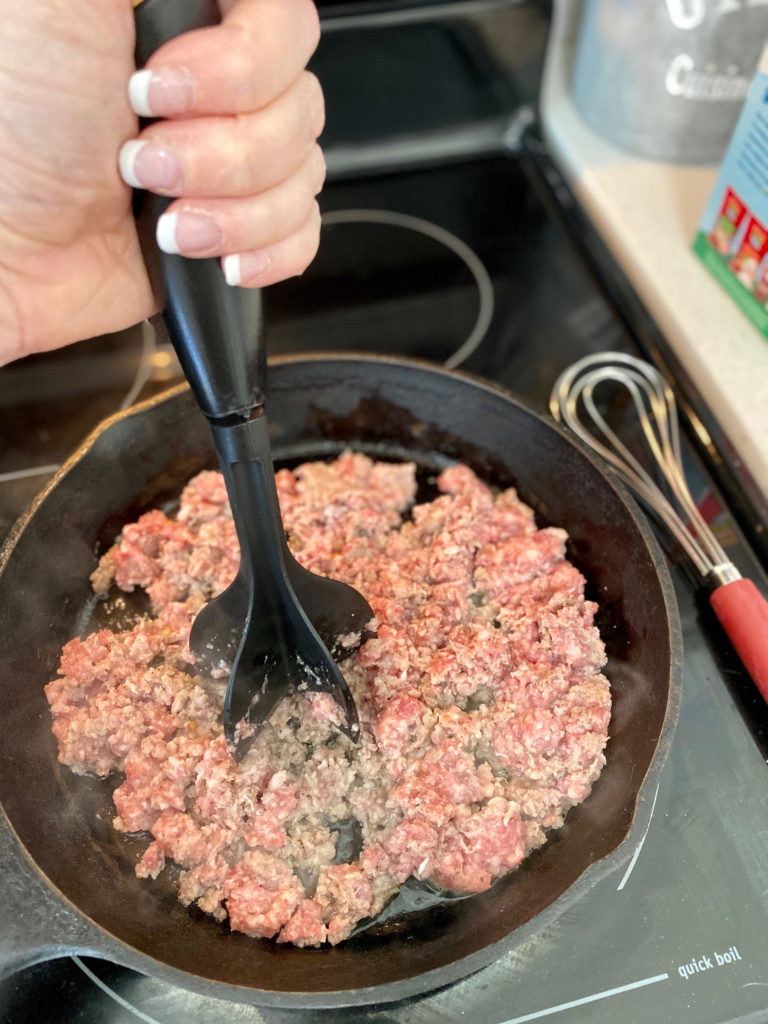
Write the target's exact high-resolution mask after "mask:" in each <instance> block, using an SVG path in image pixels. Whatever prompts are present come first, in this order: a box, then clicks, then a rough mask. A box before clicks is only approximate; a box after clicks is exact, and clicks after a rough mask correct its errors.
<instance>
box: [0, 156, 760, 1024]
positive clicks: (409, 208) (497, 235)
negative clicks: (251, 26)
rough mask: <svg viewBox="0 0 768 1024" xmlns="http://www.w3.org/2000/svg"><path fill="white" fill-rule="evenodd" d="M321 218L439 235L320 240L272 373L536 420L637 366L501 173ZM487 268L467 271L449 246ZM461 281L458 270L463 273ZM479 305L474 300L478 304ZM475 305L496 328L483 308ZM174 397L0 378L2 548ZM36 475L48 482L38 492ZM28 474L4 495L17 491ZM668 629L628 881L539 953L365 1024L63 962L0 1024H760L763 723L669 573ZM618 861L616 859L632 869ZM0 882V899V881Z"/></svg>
mask: <svg viewBox="0 0 768 1024" xmlns="http://www.w3.org/2000/svg"><path fill="white" fill-rule="evenodd" d="M323 204H324V209H325V211H326V213H332V212H337V213H338V211H342V210H370V209H372V208H374V209H377V210H385V211H395V212H396V213H398V214H401V215H406V217H407V218H419V219H420V221H426V222H428V224H431V225H437V226H438V228H439V229H441V230H439V231H437V232H434V231H433V232H431V233H430V232H429V231H428V233H427V234H426V235H425V234H424V233H423V232H420V231H419V230H416V228H417V227H418V225H417V224H416V223H415V222H413V221H410V220H409V221H408V223H407V224H406V225H405V226H403V223H402V218H400V221H401V223H399V224H397V225H392V224H380V223H371V222H370V219H366V218H365V217H361V216H360V215H357V216H356V217H355V223H348V222H346V220H345V219H344V217H341V218H339V217H338V216H337V217H336V218H335V220H334V218H333V217H331V218H330V220H329V222H328V223H327V226H326V228H325V229H324V233H323V244H322V247H321V252H320V255H319V258H318V260H317V261H316V263H315V264H314V265H313V266H312V268H311V269H310V270H309V271H308V272H307V274H306V275H305V276H304V277H303V278H302V279H301V280H300V281H295V282H288V283H286V284H284V285H281V286H277V287H275V288H274V289H270V291H269V292H268V294H267V296H266V305H267V309H266V314H267V321H268V324H269V346H270V351H271V352H272V353H273V354H279V353H283V352H295V351H302V350H309V349H315V350H317V349H327V348H334V349H363V350H372V351H386V352H398V353H409V354H414V355H418V356H421V357H423V358H428V359H433V360H435V361H438V362H443V361H446V360H451V358H452V357H454V358H455V354H456V353H457V352H460V351H462V347H463V346H464V345H465V342H466V339H467V337H468V336H471V335H472V332H473V329H474V328H475V326H476V324H477V322H478V320H479V319H480V318H481V316H483V317H485V318H486V319H488V318H490V325H489V327H488V329H487V330H486V331H484V333H483V336H482V338H481V339H479V341H478V345H477V347H476V349H475V350H474V351H473V352H472V353H470V354H469V355H468V358H467V359H466V360H465V361H463V362H462V368H465V369H468V370H470V371H472V372H474V373H477V374H480V375H483V376H486V377H488V378H490V379H493V380H496V381H498V382H500V383H501V384H503V385H505V386H507V387H508V388H510V389H511V390H513V391H515V392H517V393H519V394H521V395H523V396H525V397H526V398H527V399H528V400H529V401H530V402H531V403H532V404H534V405H535V406H537V407H539V408H540V409H542V410H544V409H545V408H546V403H547V398H548V395H549V390H550V387H551V385H552V383H553V381H554V380H555V378H556V377H557V375H558V373H559V372H560V370H561V369H563V368H564V367H565V366H566V365H567V364H569V363H570V362H572V361H573V360H575V359H577V358H579V357H580V356H582V355H585V354H587V353H589V352H593V351H599V350H605V349H614V350H615V349H620V350H624V351H635V350H636V349H635V345H634V342H633V339H632V338H631V337H630V336H629V334H628V333H627V332H626V330H625V329H624V328H623V327H622V326H620V320H619V318H617V316H616V315H615V314H614V311H613V310H612V309H611V307H610V306H609V305H608V303H607V301H606V300H605V298H604V297H603V294H602V292H601V290H600V288H599V287H598V285H597V284H596V283H595V282H594V280H593V279H592V278H591V276H590V274H589V273H588V272H587V270H586V269H585V267H584V265H583V263H582V262H581V260H580V258H579V255H578V252H577V250H576V248H574V246H573V245H572V244H571V241H570V240H569V239H568V238H567V237H566V236H565V235H564V234H563V232H562V229H561V228H560V227H558V226H557V225H556V224H555V223H554V222H553V221H552V220H551V219H550V218H549V217H548V216H547V214H546V212H545V210H544V208H543V206H542V205H541V203H540V201H539V199H538V198H537V195H536V193H535V192H534V190H532V189H531V187H530V185H529V183H528V181H527V179H526V175H525V173H524V171H523V169H522V168H521V165H520V163H519V162H518V161H517V160H516V159H515V158H514V157H512V156H510V157H507V158H502V157H499V158H493V159H486V160H482V161H474V162H464V163H459V164H456V165H454V166H443V167H441V168H437V169H431V170H423V171H418V172H410V173H399V174H392V175H389V176H387V177H385V178H381V179H370V180H362V181H356V182H354V183H337V184H335V185H332V186H330V187H329V188H328V189H327V190H326V193H325V194H324V197H323ZM444 231H447V232H450V233H451V236H452V237H455V238H458V239H459V240H460V242H461V243H463V244H464V245H465V246H469V247H470V249H471V250H472V252H473V253H474V254H475V256H476V258H477V259H478V260H479V262H480V264H481V265H482V266H481V268H480V269H478V267H477V266H475V265H474V264H472V261H471V259H470V261H469V262H470V265H469V266H468V264H467V258H466V252H464V250H463V248H462V246H461V245H459V246H458V250H459V251H458V253H457V247H456V246H455V245H454V246H452V245H451V244H450V243H448V242H446V239H445V236H444V235H443V233H442V232H444ZM473 267H474V269H473ZM486 279H487V280H489V281H490V282H491V286H492V294H491V296H490V298H489V296H488V294H486V293H485V292H484V291H483V288H484V287H485V286H484V285H483V284H482V283H479V282H483V281H485V282H486V284H487V280H486ZM489 303H490V304H491V307H492V308H490V307H489ZM176 379H178V368H177V366H176V364H175V360H174V357H173V356H172V353H171V352H170V350H169V349H168V347H167V345H164V344H163V343H162V341H161V340H158V339H155V338H153V337H152V336H151V334H150V333H149V332H147V331H146V330H145V331H142V330H141V329H137V330H135V331H132V332H127V333H126V334H125V335H122V336H120V337H117V338H110V339H103V340H100V341H98V342H95V343H88V344H83V345H78V346H74V347H73V348H71V349H69V350H66V351H64V352H60V353H57V354H55V355H51V356H45V357H38V358H35V359H30V360H27V361H26V362H24V363H22V364H18V365H17V366H12V367H8V368H6V369H5V370H3V371H2V372H1V373H0V425H2V429H3V436H4V437H5V438H6V445H5V446H4V451H3V454H2V464H0V471H2V473H3V475H2V476H0V514H1V515H2V528H3V532H5V531H6V530H7V528H8V526H9V525H10V522H11V521H12V519H13V517H14V516H15V515H16V514H17V513H18V512H19V511H20V510H21V508H22V507H23V506H24V504H25V503H26V502H27V501H28V500H29V499H30V498H31V497H32V496H33V494H34V493H36V491H37V490H39V488H40V486H41V485H42V484H43V483H44V482H45V481H46V479H47V478H48V476H50V473H51V471H52V469H51V467H53V466H55V465H56V464H58V463H59V462H60V461H61V460H62V459H63V458H64V457H65V456H66V455H67V453H68V452H69V451H71V450H72V448H73V447H74V446H75V445H76V444H77V443H78V441H79V440H80V439H81V438H82V436H83V435H84V434H85V433H86V432H87V431H88V430H89V429H91V427H92V426H94V425H95V423H96V422H98V420H99V419H101V418H102V417H103V416H104V415H106V414H108V413H110V412H112V411H115V410H116V409H117V408H118V407H119V406H120V405H121V404H122V405H124V404H126V403H127V402H130V401H133V400H134V399H135V398H137V397H144V396H147V395H149V394H151V393H154V392H156V391H157V390H159V389H162V388H164V387H166V386H167V385H168V383H170V382H173V381H174V380H176ZM688 459H689V468H690V472H691V476H692V489H693V490H694V493H695V494H696V496H697V498H698V499H699V500H700V502H701V504H702V506H703V507H706V509H707V515H708V517H709V518H710V519H712V520H713V522H714V524H715V527H716V529H717V531H718V534H719V537H720V540H721V542H722V543H723V544H724V546H725V547H726V548H727V550H728V552H729V554H730V555H731V556H732V557H733V559H734V561H736V562H737V564H739V566H740V567H741V568H742V570H743V571H745V572H746V573H748V574H749V575H752V576H753V578H755V579H756V580H757V581H758V583H759V584H761V585H763V586H764V585H765V578H764V576H762V574H761V568H760V566H759V564H758V562H757V560H756V559H755V557H754V556H753V555H752V554H751V552H750V550H749V549H748V548H747V546H746V545H745V544H744V543H743V542H742V541H741V539H740V537H739V534H738V531H737V529H736V528H735V527H734V525H733V522H732V521H731V519H730V517H729V515H728V513H727V511H726V510H724V509H723V507H722V505H721V503H720V502H719V499H718V497H717V495H716V494H714V493H713V491H712V489H711V487H710V486H709V483H708V480H707V477H706V475H705V473H704V471H703V470H702V469H701V467H700V466H699V465H698V463H697V462H696V459H695V458H694V457H693V456H692V455H691V454H690V453H689V455H688ZM39 470H42V471H41V472H39ZM19 474H22V475H19ZM673 575H674V578H675V583H676V588H677V592H678V597H679V601H680V610H681V616H682V622H683V630H684V644H685V668H684V681H683V694H682V706H681V710H680V717H679V724H678V727H677V731H676V733H675V735H674V738H673V741H672V744H671V748H670V752H669V758H668V761H667V763H666V766H665V768H664V771H663V772H662V774H661V779H660V783H659V786H658V790H657V791H656V792H651V793H649V794H648V796H647V799H648V800H650V801H652V803H653V813H652V814H651V817H650V824H649V825H648V827H647V830H646V831H645V833H644V834H639V835H638V834H633V836H632V839H631V849H630V850H628V856H627V860H626V862H625V863H623V864H622V865H621V866H620V867H618V868H617V869H616V870H615V871H614V872H613V873H612V874H610V875H608V876H606V877H605V878H603V879H602V880H601V881H600V882H599V883H598V884H597V885H596V886H595V887H594V888H593V889H592V890H591V891H590V892H589V893H588V894H587V895H586V896H585V897H584V898H583V899H581V900H580V901H579V902H578V903H577V904H576V905H575V906H573V907H571V908H570V909H569V910H568V911H566V912H565V913H564V914H563V915H562V916H561V917H560V918H559V919H558V920H557V921H556V922H555V923H554V924H552V925H551V926H549V927H548V928H547V929H546V931H544V932H542V933H539V934H538V935H536V936H535V938H533V939H532V940H530V941H528V942H527V943H526V944H525V945H524V946H522V947H519V948H518V949H516V950H514V951H512V952H511V953H508V954H507V955H505V956H504V957H503V958H502V959H501V960H499V961H497V962H496V963H495V964H493V965H492V966H490V967H488V968H486V969H485V970H483V971H481V972H479V973H478V974H476V975H474V976H472V977H470V978H468V979H466V980H464V981H462V982H459V983H457V984H454V985H452V986H449V987H448V988H446V989H443V990H441V991H439V992H437V993H434V994H432V995H428V996H426V997H423V998H413V999H409V1000H407V1001H404V1002H403V1003H399V1004H393V1005H389V1006H384V1007H381V1008H370V1009H364V1008H352V1009H349V1010H335V1011H318V1010H313V1011H288V1010H276V1009H255V1008H252V1007H246V1006H240V1005H236V1004H230V1003H223V1002H221V1001H219V1000H215V999H209V998H204V997H201V996H197V995H192V994H190V993H187V992H184V991H181V990H179V989H174V988H171V987H169V986H167V985H165V984H163V983H160V982H157V981H155V980H153V979H151V978H145V977H143V976H140V975H137V974H135V973H134V972H131V971H128V970H125V969H123V968H121V967H119V966H116V965H113V964H109V963H104V962H101V961H97V960H93V959H85V960H77V959H73V958H69V957H65V958H63V959H61V960H58V961H52V962H49V963H47V964H43V965H38V966H37V967H34V968H31V969H29V970H26V971H24V972H21V973H20V974H18V975H16V976H14V977H12V978H10V979H9V980H7V981H6V982H5V983H3V984H2V985H1V986H0V1019H1V1020H3V1021H8V1022H17V1021H26V1020H33V1019H34V1020H40V1021H43V1022H45V1024H65V1022H66V1024H71V1022H82V1024H85V1022H88V1024H90V1022H93V1021H99V1022H100V1024H134V1022H135V1021H136V1020H143V1021H145V1022H150V1024H151V1022H157V1024H176V1022H179V1021H184V1022H185V1024H203V1022H205V1024H214V1022H223V1021H226V1022H235V1021H249V1022H254V1024H256V1022H265V1024H284V1022H285V1024H305V1022H309V1021H312V1022H315V1021H327V1022H328V1024H334V1022H339V1024H340V1022H345V1024H346V1022H350V1024H351V1022H353V1021H354V1022H358V1021H371V1022H377V1024H395V1022H408V1024H438V1022H446V1024H447V1022H451V1024H453V1022H456V1021H460V1020H471V1021H473V1022H477V1024H502V1022H504V1024H522V1022H524V1021H535V1020H548V1019H552V1020H553V1021H558V1022H559V1021H563V1022H568V1024H572V1022H574V1024H575V1022H587V1021H588V1022H595V1024H600V1022H614V1021H617V1020H621V1021H627V1022H630V1024H633V1022H636V1024H645V1022H654V1024H656V1022H663V1021H683V1020H690V1021H692V1022H696V1024H723V1022H726V1021H740V1022H747V1021H752V1020H754V1021H764V1020H766V1019H768V929H766V927H765V921H766V915H767V914H768V816H767V815H766V807H767V805H768V801H767V800H766V795H765V794H766V787H767V786H768V770H767V769H766V765H765V761H764V752H765V751H764V750H762V751H761V747H764V745H765V737H766V735H767V734H768V733H767V730H766V723H767V721H768V714H766V709H765V706H764V705H763V704H762V702H761V701H760V699H759V697H756V695H755V691H754V688H753V687H752V686H751V684H750V683H749V681H748V680H747V679H746V678H745V676H744V674H743V671H742V669H741V667H740V665H739V663H738V660H737V659H736V657H735V655H733V654H732V652H730V650H729V648H728V646H727V643H726V642H725V640H724V638H723V636H722V634H721V632H720V629H719V626H718V625H717V623H716V621H715V619H714V616H713V615H712V613H711V612H710V611H709V610H708V607H707V605H706V602H705V601H702V600H701V598H700V597H698V596H697V595H696V594H695V591H694V589H693V588H692V585H691V579H690V576H689V573H688V572H687V571H685V570H682V569H679V568H677V567H674V566H673ZM630 854H631V857H630ZM1 877H2V876H1V869H0V881H1Z"/></svg>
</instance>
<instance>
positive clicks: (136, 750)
mask: <svg viewBox="0 0 768 1024" xmlns="http://www.w3.org/2000/svg"><path fill="white" fill-rule="evenodd" d="M276 483H277V488H278V495H279V500H280V504H281V509H282V514H283V518H284V522H285V527H286V532H287V535H288V538H289V543H290V545H291V547H292V549H293V551H294V553H295V555H296V557H297V558H298V560H299V561H300V562H301V564H303V565H304V566H305V567H307V568H309V569H311V570H312V571H314V572H318V573H320V574H324V575H328V576H332V577H334V578H336V579H341V580H344V581H345V582H347V583H349V584H351V585H352V586H354V587H356V588H357V589H358V590H359V591H360V592H361V593H362V594H364V596H365V597H366V598H367V599H368V601H369V602H370V604H371V607H372V608H373V611H374V613H375V616H376V622H375V625H376V627H377V629H378V634H377V636H376V637H375V638H373V639H369V640H368V641H367V642H366V643H365V644H363V646H362V647H361V648H360V650H359V651H357V652H356V653H354V654H352V655H351V656H350V657H349V658H348V659H347V660H346V661H344V662H343V663H342V666H341V667H342V671H343V673H344V675H345V678H346V680H347V683H348V685H349V687H350V691H351V692H352V695H353V697H354V699H355V702H356V704H357V708H358V711H359V715H360V723H361V735H360V739H359V742H358V743H357V744H353V743H351V742H350V741H349V740H348V739H347V738H346V737H345V736H344V735H343V734H341V733H340V732H339V731H338V728H337V727H338V725H339V724H340V722H341V721H342V712H341V710H340V708H339V707H338V706H337V705H336V703H335V701H334V700H333V698H332V697H330V695H329V694H327V693H318V692H314V691H312V690H308V689H306V687H302V688H300V689H301V692H298V693H296V694H295V695H293V696H291V697H290V698H288V699H286V700H285V701H283V703H282V704H281V705H280V706H279V707H278V708H277V710H276V711H275V712H274V713H273V715H272V717H271V718H270V720H269V721H268V723H267V724H266V725H265V726H264V728H263V729H262V730H261V732H260V733H259V734H258V736H257V737H256V739H255V741H254V742H253V744H252V746H251V747H250V749H249V751H248V754H247V755H246V757H245V758H244V759H243V762H242V763H241V764H239V765H238V764H236V763H235V762H234V760H233V759H232V757H231V756H230V753H229V751H228V749H227V745H226V741H225V739H224V735H223V731H222V727H221V724H220V712H221V703H222V700H223V692H224V687H225V684H224V682H223V677H225V676H226V675H227V674H228V666H227V665H225V664H222V665H221V666H219V667H218V669H217V671H216V672H215V673H214V675H215V676H217V677H219V678H218V680H216V679H212V678H211V677H210V676H203V675H195V671H196V666H195V659H194V657H193V655H192V654H191V653H190V651H189V632H190V629H191V625H192V622H193V620H194V617H195V615H196V613H197V611H198V610H199V609H200V608H201V607H202V606H203V605H204V604H205V602H207V601H208V600H210V599H211V598H213V597H215V596H217V595H218V594H220V593H221V592H222V591H223V590H224V589H225V588H226V587H227V586H228V585H229V583H230V582H231V580H232V578H233V577H234V575H235V572H236V570H237V565H238V558H239V552H238V549H237V538H236V534H235V530H234V524H233V522H232V517H231V512H230V508H229V504H228V502H227V497H226V489H225V487H224V484H223V481H222V478H221V476H220V475H219V474H218V473H214V472H205V473H201V474H199V475H198V476H197V477H195V478H194V479H193V480H191V481H190V483H189V484H188V485H187V487H186V488H185V489H184V492H183V494H182V496H181V503H180V507H179V510H178V513H177V515H176V516H175V517H174V518H171V517H169V516H166V515H165V514H164V513H163V512H161V511H159V510H154V511H151V512H148V513H146V514H145V515H143V516H141V517H140V519H139V520H138V521H137V522H136V523H132V524H129V525H127V526H126V527H125V528H124V530H123V532H122V535H121V537H120V538H119V539H118V541H117V543H116V544H115V545H114V547H113V548H111V549H110V551H108V552H107V553H106V555H105V556H104V557H103V558H102V560H101V562H100V564H99V567H98V568H97V570H96V572H95V573H94V574H93V585H94V589H95V590H96V591H97V592H98V593H100V594H106V593H107V591H108V590H109V589H110V587H111V586H112V585H113V584H114V585H116V586H117V587H119V588H122V589H123V590H132V589H134V588H135V587H141V588H143V589H144V590H145V591H146V592H147V594H148V596H149V598H150V601H151V605H152V610H153V614H152V616H150V617H148V618H146V619H143V620H141V621H140V622H138V623H137V624H136V625H135V626H134V627H133V628H132V629H129V630H125V631H124V632H118V633H114V632H111V631H109V630H101V631H99V632H97V633H93V634H91V635H90V636H88V637H86V638H83V639H75V640H72V641H70V643H69V644H67V646H66V647H65V648H64V651H63V652H62V657H61V664H60V674H59V677H58V678H57V679H55V680H53V681H52V682H51V683H49V685H48V686H47V687H46V694H47V697H48V701H49V704H50V708H51V713H52V716H53V732H54V735H55V736H56V739H57V741H58V745H59V759H60V761H61V762H62V764H65V765H68V766H69V767H70V768H71V769H72V770H73V771H74V772H77V773H81V774H82V773H86V772H88V773H95V774H97V775H101V776H106V775H108V774H110V773H113V772H117V773H122V774H123V781H122V783H121V784H120V785H119V786H118V787H117V788H116V789H115V791H114V802H115V808H116V811H117V814H116V816H115V818H114V826H115V828H116V829H118V830H119V831H123V832H126V833H135V832H144V833H145V834H146V836H147V840H148V845H147V848H146V850H145V852H144V854H143V855H142V857H141V858H140V860H139V862H138V864H137V866H136V872H137V874H138V875H139V876H141V877H153V878H154V877H157V875H158V874H160V872H162V871H163V870H165V869H166V867H167V866H168V864H170V863H175V864H177V865H178V866H179V867H180V868H181V875H180V882H179V898H180V900H181V901H182V902H183V903H184V904H187V905H188V904H191V903H196V904H197V906H198V907H199V908H200V909H201V910H203V911H204V912H206V913H209V914H212V915H213V916H214V917H215V918H216V919H217V920H219V921H224V920H226V919H228V920H229V926H230V927H231V928H233V929H237V930H240V931H243V932H245V933H246V934H248V935H252V936H260V937H276V938H277V939H278V941H281V942H291V943H294V944H295V945H297V946H312V945H319V944H322V943H326V942H327V943H331V944H335V943H338V942H341V941H343V940H344V939H345V938H346V937H347V936H348V935H349V934H350V932H351V931H352V930H353V928H354V927H355V925H356V924H357V922H359V921H360V920H361V919H363V918H368V917H371V916H374V915H375V914H376V913H378V911H379V910H380V909H381V908H382V907H383V906H384V904H385V903H386V902H387V900H388V899H389V898H390V897H391V896H392V895H393V893H394V892H395V891H396V889H397V887H398V885H400V884H402V883H403V882H404V881H405V880H406V879H407V878H408V877H410V876H415V877H417V878H421V879H427V880H429V881H430V882H432V883H433V884H435V885H438V886H444V887H445V888H447V889H451V890H455V891H462V892H479V891H482V890H484V889H487V888H488V887H489V886H490V885H492V884H493V882H494V881H495V880H496V879H497V878H498V877H500V876H501V875H503V874H504V873H506V872H507V871H510V870H513V869H514V868H515V867H516V866H517V865H518V864H519V863H520V862H521V861H522V860H523V858H524V857H525V856H526V854H527V853H528V852H530V851H531V850H533V849H535V848H536V847H538V846H540V845H541V843H542V842H544V841H545V838H546V830H548V829H553V828H558V827H560V826H561V825H562V823H563V818H564V815H565V813H566V812H567V810H568V808H569V807H571V806H572V805H573V804H575V803H578V802H580V801H581V800H583V799H585V797H586V796H587V795H588V794H589V792H590V789H591V786H592V784H593V782H594V780H595V778H596V777H597V775H598V774H599V772H600V770H601V768H602V766H603V765H604V763H605V755H604V748H605V744H606V740H607V735H608V725H609V720H610V714H611V700H610V691H609V685H608V681H607V680H606V678H605V676H604V675H603V674H602V668H603V665H604V663H605V650H604V647H603V644H602V641H601V639H600V636H599V634H598V632H597V630H596V628H595V626H594V616H595V611H596V606H595V605H594V604H593V603H592V602H590V601H586V600H585V598H584V579H583V577H582V576H581V574H580V573H579V572H578V570H577V569H576V568H575V567H574V566H572V565H571V564H570V563H569V562H568V561H567V560H566V558H565V544H566V540H567V535H566V534H565V532H564V531H563V530H561V529H556V528H546V529H542V530H539V529H537V527H536V524H535V521H534V517H533V513H532V512H531V510H530V508H528V507H527V506H526V505H524V504H523V503H522V502H521V501H520V500H519V499H518V497H517V495H516V493H515V492H514V491H513V490H507V491H504V492H502V493H500V494H494V493H493V492H492V491H491V490H490V489H489V488H488V487H487V486H486V485H485V484H484V483H483V482H482V481H481V480H479V479H478V477H477V476H476V475H475V474H474V473H473V472H472V470H471V469H469V468H468V467H467V466H462V465H456V466H452V467H450V468H449V469H447V470H445V471H444V472H443V473H442V474H441V475H440V477H439V479H438V487H439V489H440V491H441V494H440V496H439V497H438V498H436V499H435V500H433V501H431V502H428V503H423V504H420V505H416V506H414V505H413V502H414V499H415V493H416V481H415V467H414V466H413V465H412V464H407V463H403V464H391V463H384V462H378V463H377V462H373V461H372V460H371V459H369V458H367V457H366V456H364V455H361V454H355V453H352V452H345V453H343V454H342V455H341V456H340V457H339V458H338V459H336V460H335V461H334V462H328V463H326V462H312V463H305V464H304V465H302V466H299V467H297V468H296V469H295V470H287V469H283V470H280V471H279V472H278V473H277V475H276ZM407 512H408V513H410V514H409V515H407V516H405V513H407ZM358 642H359V637H358V636H357V635H349V636H347V637H342V638H340V644H341V647H345V646H346V647H347V648H348V649H350V650H354V649H355V647H356V645H357V643H358ZM238 730H239V731H238V735H240V736H245V735H246V734H247V733H249V732H251V731H252V727H251V726H248V725H247V724H245V723H241V725H240V726H238ZM342 835H343V836H344V841H343V842H342V839H341V837H342ZM342 851H344V852H342Z"/></svg>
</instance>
